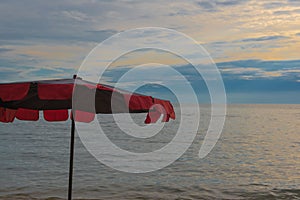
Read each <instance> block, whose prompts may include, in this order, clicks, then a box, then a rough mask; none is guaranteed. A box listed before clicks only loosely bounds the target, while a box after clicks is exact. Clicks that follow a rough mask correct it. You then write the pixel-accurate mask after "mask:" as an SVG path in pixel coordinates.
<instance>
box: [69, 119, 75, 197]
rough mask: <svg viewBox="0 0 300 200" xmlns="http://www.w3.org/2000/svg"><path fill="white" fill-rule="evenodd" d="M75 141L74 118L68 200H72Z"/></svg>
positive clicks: (73, 122) (73, 123)
mask: <svg viewBox="0 0 300 200" xmlns="http://www.w3.org/2000/svg"><path fill="white" fill-rule="evenodd" d="M74 140H75V121H74V118H72V126H71V141H70V163H69V164H70V165H69V188H68V200H72V179H73V158H74Z"/></svg>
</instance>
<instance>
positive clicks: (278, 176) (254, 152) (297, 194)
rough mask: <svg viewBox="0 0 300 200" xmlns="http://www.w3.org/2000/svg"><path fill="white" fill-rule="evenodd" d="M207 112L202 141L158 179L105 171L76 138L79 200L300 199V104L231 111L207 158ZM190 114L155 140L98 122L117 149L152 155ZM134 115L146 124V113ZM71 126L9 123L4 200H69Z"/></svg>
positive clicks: (1, 154) (3, 128)
mask: <svg viewBox="0 0 300 200" xmlns="http://www.w3.org/2000/svg"><path fill="white" fill-rule="evenodd" d="M200 107H201V109H200V115H201V117H200V120H199V128H198V130H197V135H196V137H195V138H194V140H193V142H192V143H191V145H190V146H189V147H188V149H187V151H185V152H184V154H183V155H182V156H181V157H179V158H178V159H177V160H175V161H174V162H172V163H170V164H169V165H168V166H165V167H163V168H161V169H158V170H155V171H152V172H147V173H131V172H123V171H118V170H116V169H114V168H111V167H110V166H107V165H105V164H103V163H102V162H100V161H99V160H98V159H96V158H95V157H94V156H93V155H92V154H90V152H89V151H88V150H87V148H86V147H85V146H84V144H83V142H82V141H81V139H80V137H79V136H78V134H77V133H76V137H75V157H74V178H73V193H72V194H73V199H78V200H79V199H82V200H92V199H94V200H96V199H110V200H115V199H116V200H117V199H118V200H119V199H124V200H126V199H167V200H168V199H300V105H297V104H295V105H283V104H282V105H269V104H261V105H259V104H257V105H247V104H244V105H238V104H233V105H228V106H227V114H226V121H225V125H224V129H223V131H222V134H221V136H220V138H219V140H218V142H217V143H216V145H215V146H214V148H213V149H212V151H211V152H210V153H209V154H208V155H207V156H206V157H204V158H199V156H198V152H199V149H200V147H201V145H202V143H203V140H204V138H205V135H206V134H207V129H208V125H209V121H210V117H211V116H210V113H211V112H210V110H211V109H210V106H209V105H200ZM185 114H186V113H177V118H178V119H176V120H175V121H172V120H171V121H170V122H169V123H166V126H167V127H164V128H163V129H162V130H161V131H160V133H159V134H158V135H155V136H152V137H150V138H147V139H143V138H138V139H134V137H133V136H128V135H126V134H122V131H121V130H119V129H118V127H117V126H116V124H115V123H114V122H113V120H114V118H113V117H112V116H111V115H98V116H97V117H98V121H99V123H100V124H101V125H102V126H103V127H104V128H103V130H105V134H107V137H108V138H109V139H110V140H111V141H112V142H113V143H114V144H115V145H117V146H119V147H120V148H122V149H126V150H128V151H135V152H139V153H141V152H143V153H145V152H148V151H153V150H155V149H159V148H163V146H164V145H166V144H167V143H169V142H171V141H172V139H173V138H174V134H175V133H176V132H177V131H178V123H180V122H179V121H178V120H180V117H179V115H185ZM131 116H132V118H133V121H137V123H140V122H141V121H142V120H143V119H144V118H145V116H146V114H143V113H141V114H132V115H131ZM70 125H71V123H70V121H66V122H55V123H53V122H52V123H50V122H46V121H45V120H43V119H40V120H39V121H37V122H27V121H18V120H15V121H14V123H9V124H3V123H1V125H0V199H1V200H4V199H21V200H23V199H34V200H38V199H41V200H46V199H47V200H61V199H66V198H67V190H68V168H69V141H70ZM88 131H89V132H91V133H92V132H94V131H96V130H94V129H93V128H90V130H88ZM144 161H145V162H146V165H147V164H149V165H151V164H152V162H153V160H151V159H150V160H144Z"/></svg>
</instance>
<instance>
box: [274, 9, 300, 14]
mask: <svg viewBox="0 0 300 200" xmlns="http://www.w3.org/2000/svg"><path fill="white" fill-rule="evenodd" d="M273 14H274V15H293V14H300V9H294V10H278V11H274V12H273Z"/></svg>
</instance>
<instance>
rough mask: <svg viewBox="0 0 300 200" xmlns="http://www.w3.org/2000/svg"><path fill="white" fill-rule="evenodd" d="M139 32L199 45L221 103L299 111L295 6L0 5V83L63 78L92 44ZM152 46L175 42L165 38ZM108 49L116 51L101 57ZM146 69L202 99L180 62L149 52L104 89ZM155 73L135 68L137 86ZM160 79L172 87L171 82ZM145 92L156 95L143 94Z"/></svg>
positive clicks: (270, 0) (113, 73)
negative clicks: (215, 74)
mask: <svg viewBox="0 0 300 200" xmlns="http://www.w3.org/2000/svg"><path fill="white" fill-rule="evenodd" d="M143 27H163V28H168V29H172V30H174V31H178V32H180V33H183V34H185V35H187V36H189V37H191V38H193V40H195V41H196V42H197V44H199V45H201V46H202V47H203V48H204V49H205V50H206V51H207V53H208V54H209V57H210V58H211V60H212V62H213V63H215V64H216V66H217V67H218V69H219V71H220V73H221V75H222V78H223V81H224V85H225V89H226V94H227V99H228V102H229V103H300V94H299V91H300V53H299V50H300V1H298V0H187V1H179V0H178V1H176V0H175V1H174V0H165V1H158V0H152V1H132V0H116V1H115V0H112V1H110V0H102V1H100V0H53V1H38V0H24V1H17V0H10V1H1V2H0V69H1V73H0V82H14V81H25V80H36V79H54V78H71V77H72V75H73V74H75V73H77V70H78V69H79V66H81V65H82V62H83V60H84V59H85V58H86V56H87V55H88V54H89V52H90V51H91V50H92V49H93V48H95V47H96V46H97V45H98V44H99V43H101V42H102V41H104V40H106V39H108V38H109V37H111V36H114V35H115V34H118V33H122V32H124V31H127V30H130V29H135V28H143ZM157 38H159V40H158V41H159V42H164V41H169V40H173V41H174V43H176V42H178V41H177V40H176V38H173V36H170V37H163V35H158V37H157ZM157 38H154V40H155V39H157ZM114 48H118V44H115V45H112V46H111V47H110V48H109V49H112V50H111V51H109V52H110V53H112V54H113V53H114V51H113V49H114ZM188 50H191V49H188ZM194 56H195V55H194ZM153 58H155V59H153ZM149 62H150V63H161V64H165V65H170V66H174V68H176V69H178V71H180V73H182V74H183V75H184V76H186V77H189V78H188V80H189V81H190V82H191V84H192V86H193V88H194V89H195V90H196V93H197V95H198V96H200V97H201V96H203V97H204V96H205V93H207V92H205V91H206V86H205V83H204V82H203V79H201V77H200V78H199V79H198V77H199V75H196V74H195V72H194V71H193V70H192V69H191V68H192V66H191V65H190V64H189V63H187V61H186V60H184V59H181V58H179V57H178V56H176V55H172V54H169V53H168V52H161V51H154V50H151V49H150V50H147V51H146V50H139V51H136V52H134V53H132V54H128V55H125V56H122V57H121V58H119V59H118V60H117V61H116V62H114V63H113V64H112V65H111V66H110V68H109V70H108V71H107V73H105V75H106V78H105V81H107V82H113V81H116V80H117V78H116V77H119V76H120V74H122V73H124V72H126V71H128V70H130V69H132V68H133V67H135V66H136V65H138V64H147V63H149ZM158 67H162V68H163V66H158V65H157V66H155V65H149V66H148V68H147V69H144V68H143V69H144V70H145V71H144V72H143V73H140V78H139V80H140V79H146V78H147V75H148V73H147V70H149V69H152V70H153V69H157V68H158ZM157 71H159V70H157ZM164 78H165V79H167V78H169V81H170V82H172V83H177V81H176V79H175V77H171V76H170V77H169V76H164ZM150 82H151V81H150ZM130 83H131V84H132V83H134V77H132V79H131V80H130ZM152 83H156V84H159V82H157V81H153V82H152ZM178 84H179V83H178ZM128 85H130V84H127V85H126V84H125V83H124V87H127V86H128ZM121 86H122V85H121ZM129 88H130V87H129ZM151 88H152V89H153V88H156V91H161V93H163V92H162V91H163V90H159V89H157V87H144V89H145V91H146V92H153V91H151ZM126 89H128V88H126ZM154 92H155V91H154ZM182 92H184V91H182ZM156 95H158V96H159V95H161V94H159V92H157V94H156ZM206 96H207V95H206ZM200 99H201V98H200ZM201 101H203V102H206V101H207V98H206V97H205V98H203V99H201Z"/></svg>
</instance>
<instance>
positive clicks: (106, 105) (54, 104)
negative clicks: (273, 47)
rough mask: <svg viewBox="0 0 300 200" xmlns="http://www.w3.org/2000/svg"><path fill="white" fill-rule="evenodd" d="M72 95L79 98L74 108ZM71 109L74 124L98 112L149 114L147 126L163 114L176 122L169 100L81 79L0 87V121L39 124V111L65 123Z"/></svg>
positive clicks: (87, 120) (90, 118)
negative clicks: (73, 115) (23, 121)
mask: <svg viewBox="0 0 300 200" xmlns="http://www.w3.org/2000/svg"><path fill="white" fill-rule="evenodd" d="M73 92H74V96H75V97H78V98H76V99H73V105H72V95H73ZM76 94H78V95H76ZM82 97H83V98H82ZM112 97H113V98H112ZM92 101H94V102H92ZM72 106H73V107H75V110H74V111H73V112H74V114H75V121H82V122H89V121H92V120H93V119H94V114H95V113H96V114H97V113H103V114H109V113H128V112H129V113H142V112H148V114H147V117H146V120H145V123H152V122H156V121H157V120H158V119H159V117H160V116H161V115H164V117H163V119H162V121H164V122H167V121H169V119H170V118H172V119H175V112H174V109H173V106H172V104H171V103H170V102H169V101H166V100H161V99H157V98H153V97H151V96H145V95H141V94H137V93H130V92H127V91H125V90H120V89H117V88H114V87H111V86H108V85H103V84H95V83H91V82H88V81H83V80H81V79H78V78H77V79H76V80H75V79H60V80H43V81H32V82H18V83H6V84H0V121H1V122H13V121H14V119H15V118H17V119H19V120H29V121H36V120H38V119H39V110H42V111H43V114H44V118H45V120H47V121H65V120H67V119H68V118H69V113H68V109H72Z"/></svg>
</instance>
